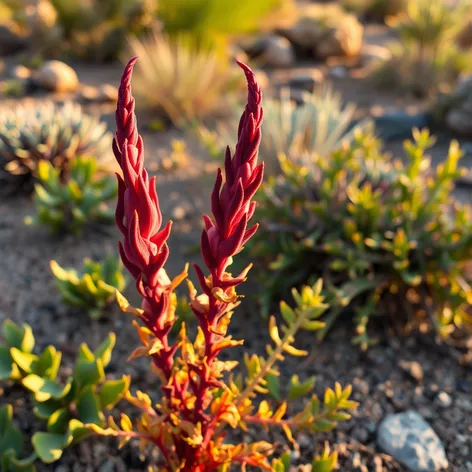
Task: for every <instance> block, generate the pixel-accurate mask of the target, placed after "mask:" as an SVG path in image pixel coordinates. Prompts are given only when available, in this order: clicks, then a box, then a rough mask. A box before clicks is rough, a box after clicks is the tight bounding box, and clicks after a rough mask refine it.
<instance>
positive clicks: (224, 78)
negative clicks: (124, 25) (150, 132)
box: [127, 34, 240, 126]
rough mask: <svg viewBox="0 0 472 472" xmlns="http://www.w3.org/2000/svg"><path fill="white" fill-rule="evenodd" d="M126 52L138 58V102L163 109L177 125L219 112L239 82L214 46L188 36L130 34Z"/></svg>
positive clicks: (136, 77) (136, 87) (136, 83)
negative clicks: (194, 40) (204, 44)
mask: <svg viewBox="0 0 472 472" xmlns="http://www.w3.org/2000/svg"><path fill="white" fill-rule="evenodd" d="M128 55H132V56H139V57H140V58H141V61H140V62H139V64H138V65H137V66H136V72H135V77H134V79H133V82H134V88H135V92H136V100H137V102H138V104H142V105H143V106H145V107H148V108H154V109H157V110H159V111H161V112H163V113H164V115H165V116H166V118H168V119H169V120H170V121H171V122H172V123H173V124H174V125H176V126H185V125H188V124H189V123H191V122H192V121H195V120H200V119H202V118H204V117H206V116H208V115H211V114H215V113H220V114H221V112H222V110H224V109H225V108H226V107H227V105H228V103H229V101H228V97H230V98H231V93H230V92H231V89H232V88H233V89H234V88H237V85H238V84H239V83H240V81H239V79H238V80H234V76H233V75H232V73H231V70H229V69H228V68H227V67H225V65H224V64H223V63H222V61H221V59H220V58H219V57H218V56H217V54H216V53H215V52H214V51H213V50H211V49H209V48H206V47H203V46H199V45H197V44H196V43H195V42H192V41H191V40H190V38H189V37H187V36H179V37H177V38H170V37H168V36H165V35H160V34H154V35H153V36H150V37H147V38H146V39H143V40H140V39H138V38H135V37H132V38H130V40H129V54H127V56H128ZM183 71H185V72H183ZM156 83H158V84H159V87H156V86H155V84H156Z"/></svg>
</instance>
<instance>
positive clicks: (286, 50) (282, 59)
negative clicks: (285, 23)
mask: <svg viewBox="0 0 472 472" xmlns="http://www.w3.org/2000/svg"><path fill="white" fill-rule="evenodd" d="M256 58H257V60H259V61H260V63H261V64H262V65H264V66H267V67H278V68H283V67H290V66H291V65H293V63H294V62H295V52H294V50H293V47H292V45H291V44H290V41H288V39H286V38H282V37H281V36H277V35H275V34H274V35H270V36H267V37H266V38H264V39H263V40H262V52H261V53H260V54H259V55H257V56H256Z"/></svg>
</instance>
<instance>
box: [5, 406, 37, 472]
mask: <svg viewBox="0 0 472 472" xmlns="http://www.w3.org/2000/svg"><path fill="white" fill-rule="evenodd" d="M23 449H24V439H23V434H22V433H21V431H20V430H19V429H17V428H16V427H15V426H14V424H13V409H12V407H11V405H3V406H2V407H0V470H1V471H2V472H34V471H35V470H36V468H35V467H34V465H33V462H34V461H35V460H36V454H32V455H31V456H29V457H27V458H25V459H19V458H18V456H20V455H21V454H22V453H23Z"/></svg>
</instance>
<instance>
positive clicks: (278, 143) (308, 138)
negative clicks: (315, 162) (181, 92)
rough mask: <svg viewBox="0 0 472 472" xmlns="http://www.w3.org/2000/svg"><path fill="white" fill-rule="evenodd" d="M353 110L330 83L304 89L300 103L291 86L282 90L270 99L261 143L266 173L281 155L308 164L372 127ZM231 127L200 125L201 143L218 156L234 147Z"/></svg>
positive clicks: (276, 166)
mask: <svg viewBox="0 0 472 472" xmlns="http://www.w3.org/2000/svg"><path fill="white" fill-rule="evenodd" d="M354 113H355V106H354V105H353V104H352V103H347V104H345V105H344V104H343V102H342V99H341V96H340V95H339V94H338V93H336V92H334V91H333V90H332V88H331V87H329V86H326V87H323V88H321V89H319V90H315V91H313V93H309V92H304V93H303V101H302V103H301V104H298V105H297V104H296V103H295V102H294V101H293V100H292V99H291V97H290V90H289V89H283V90H282V91H281V94H280V98H278V99H267V100H266V101H265V106H264V123H263V125H262V131H263V134H262V138H261V145H260V154H261V156H262V158H263V159H264V164H265V169H266V173H267V171H268V173H269V174H276V173H277V172H278V171H279V168H280V167H279V162H278V158H277V157H278V156H280V155H287V156H290V157H291V159H294V160H295V161H296V162H299V163H306V161H307V160H310V159H311V158H312V156H313V155H314V154H315V153H316V154H317V155H321V156H325V155H328V154H329V153H330V152H332V151H333V150H335V149H337V148H338V147H339V146H340V145H341V143H342V142H347V143H349V142H350V141H352V139H353V138H354V134H355V132H356V131H357V130H359V129H366V128H367V127H368V126H371V124H370V123H369V121H367V120H363V121H361V122H360V123H357V124H354ZM236 123H237V120H236V118H235V117H234V118H233V120H232V121H231V122H230V124H231V125H233V126H232V127H233V128H234V126H235V125H236ZM230 129H231V126H220V127H219V128H218V129H217V130H216V131H213V132H212V131H209V130H208V129H207V128H205V127H203V126H200V127H199V128H198V131H199V137H200V139H201V141H202V143H203V144H204V145H205V146H206V147H207V148H208V149H209V151H210V153H211V154H212V155H217V154H218V153H221V151H222V150H223V149H224V145H223V143H228V142H229V143H230V144H231V147H232V148H233V146H234V144H235V143H234V142H233V141H234V139H233V138H232V137H231V136H230V131H229V130H230Z"/></svg>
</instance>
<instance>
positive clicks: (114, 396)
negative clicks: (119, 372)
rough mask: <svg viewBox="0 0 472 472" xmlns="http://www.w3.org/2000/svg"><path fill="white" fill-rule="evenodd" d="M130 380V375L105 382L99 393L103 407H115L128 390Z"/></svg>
mask: <svg viewBox="0 0 472 472" xmlns="http://www.w3.org/2000/svg"><path fill="white" fill-rule="evenodd" d="M129 381H130V379H129V377H123V378H122V379H119V380H108V381H106V382H104V384H103V385H102V388H101V389H100V394H99V396H100V405H101V409H105V408H113V407H114V406H115V405H116V404H117V403H118V402H119V401H120V400H121V398H122V397H123V395H124V394H125V393H126V391H127V390H128V388H129Z"/></svg>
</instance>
